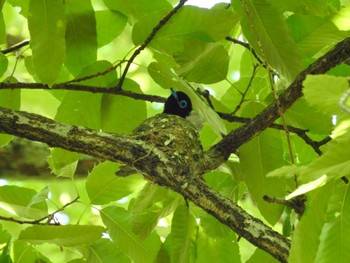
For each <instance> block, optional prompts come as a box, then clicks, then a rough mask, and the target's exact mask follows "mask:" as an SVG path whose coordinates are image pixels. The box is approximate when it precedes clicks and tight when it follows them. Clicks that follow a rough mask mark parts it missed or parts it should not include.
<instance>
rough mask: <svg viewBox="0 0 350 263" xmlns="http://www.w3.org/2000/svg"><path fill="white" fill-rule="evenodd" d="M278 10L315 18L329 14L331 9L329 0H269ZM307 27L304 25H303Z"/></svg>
mask: <svg viewBox="0 0 350 263" xmlns="http://www.w3.org/2000/svg"><path fill="white" fill-rule="evenodd" d="M271 1H272V3H273V4H274V5H275V6H277V7H278V8H282V9H283V10H288V11H292V12H293V13H297V14H310V15H315V16H320V17H321V16H325V15H327V14H328V13H330V10H331V7H330V2H331V1H329V0H287V1H279V0H271ZM304 25H305V26H307V25H306V24H304Z"/></svg>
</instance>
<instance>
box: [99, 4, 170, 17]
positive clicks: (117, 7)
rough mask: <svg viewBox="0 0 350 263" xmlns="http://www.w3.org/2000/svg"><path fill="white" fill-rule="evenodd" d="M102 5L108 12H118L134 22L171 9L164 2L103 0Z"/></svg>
mask: <svg viewBox="0 0 350 263" xmlns="http://www.w3.org/2000/svg"><path fill="white" fill-rule="evenodd" d="M104 3H105V5H106V6H107V7H108V8H109V9H110V10H114V11H119V12H121V13H123V14H125V15H127V16H130V17H132V18H133V19H134V20H138V19H140V18H142V17H143V16H145V15H149V14H153V13H154V12H159V11H162V12H163V13H164V14H165V13H166V12H168V11H170V10H171V8H172V7H171V5H170V4H169V2H168V1H164V0H153V1H148V0H138V1H124V0H104Z"/></svg>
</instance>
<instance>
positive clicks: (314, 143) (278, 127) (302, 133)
mask: <svg viewBox="0 0 350 263" xmlns="http://www.w3.org/2000/svg"><path fill="white" fill-rule="evenodd" d="M217 114H218V115H219V116H220V117H221V118H222V119H224V120H226V121H228V122H240V123H248V122H250V121H251V119H250V118H245V117H238V116H233V115H231V114H229V113H222V112H217ZM286 127H287V129H288V131H290V132H292V133H295V134H296V135H298V136H299V137H300V138H301V139H303V140H304V142H305V143H306V144H308V145H310V146H311V147H312V148H313V149H314V151H315V152H316V153H317V154H318V155H321V154H322V151H321V150H320V147H321V146H322V145H324V144H326V143H328V142H329V141H331V140H332V138H331V137H330V136H327V137H325V138H324V139H323V140H321V141H318V142H317V141H313V140H312V139H310V137H309V136H308V135H307V134H306V133H307V132H308V130H303V129H299V128H296V127H293V126H290V125H286ZM269 128H272V129H276V130H283V131H284V130H285V127H284V125H281V124H277V123H272V124H271V125H270V126H269Z"/></svg>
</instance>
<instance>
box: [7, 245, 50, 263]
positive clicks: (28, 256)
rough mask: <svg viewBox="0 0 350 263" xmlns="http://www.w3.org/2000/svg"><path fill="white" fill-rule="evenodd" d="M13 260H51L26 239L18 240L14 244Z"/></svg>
mask: <svg viewBox="0 0 350 263" xmlns="http://www.w3.org/2000/svg"><path fill="white" fill-rule="evenodd" d="M12 248H13V249H12V253H13V262H19V263H21V262H36V261H39V262H50V260H49V259H48V257H45V256H44V255H43V254H42V253H41V252H40V251H39V250H38V249H36V248H35V247H33V246H32V245H30V244H28V243H27V242H25V241H21V240H16V241H15V242H13V244H12Z"/></svg>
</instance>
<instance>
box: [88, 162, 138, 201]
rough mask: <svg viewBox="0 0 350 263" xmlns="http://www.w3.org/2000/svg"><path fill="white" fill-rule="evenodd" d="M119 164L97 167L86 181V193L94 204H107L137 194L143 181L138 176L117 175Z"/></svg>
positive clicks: (105, 164)
mask: <svg viewBox="0 0 350 263" xmlns="http://www.w3.org/2000/svg"><path fill="white" fill-rule="evenodd" d="M118 168H119V167H118V164H116V163H112V162H104V163H100V164H99V165H97V166H95V167H94V169H93V170H92V171H91V173H90V174H89V176H88V179H87V181H86V191H87V193H88V195H89V198H90V201H91V203H92V204H98V205H101V204H107V203H109V202H112V201H116V200H119V199H121V198H123V197H125V196H128V195H130V194H132V193H133V192H135V191H136V190H137V189H138V188H139V187H140V184H142V183H143V180H142V178H141V177H140V176H138V175H131V176H127V177H120V176H117V175H115V172H116V171H117V170H118Z"/></svg>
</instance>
